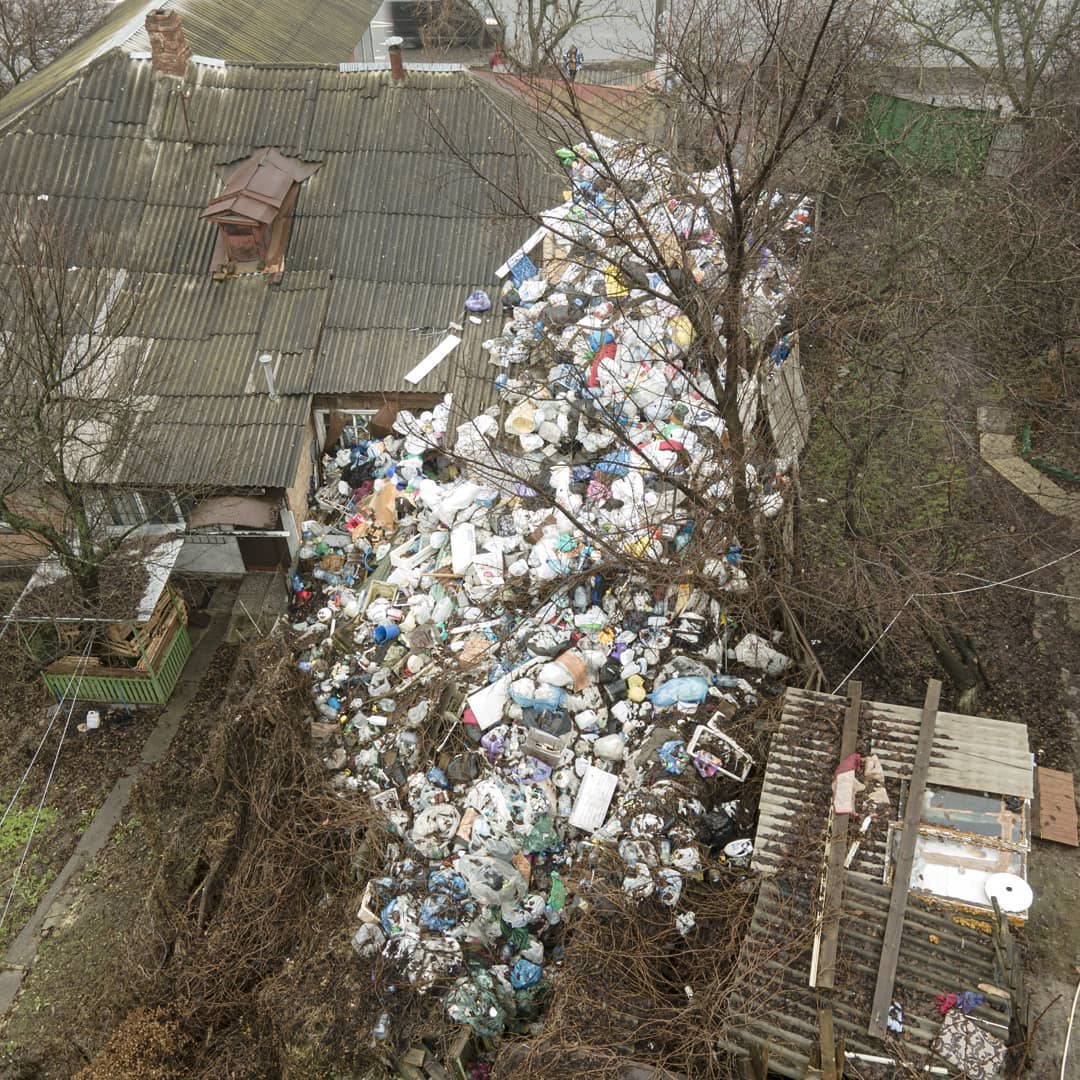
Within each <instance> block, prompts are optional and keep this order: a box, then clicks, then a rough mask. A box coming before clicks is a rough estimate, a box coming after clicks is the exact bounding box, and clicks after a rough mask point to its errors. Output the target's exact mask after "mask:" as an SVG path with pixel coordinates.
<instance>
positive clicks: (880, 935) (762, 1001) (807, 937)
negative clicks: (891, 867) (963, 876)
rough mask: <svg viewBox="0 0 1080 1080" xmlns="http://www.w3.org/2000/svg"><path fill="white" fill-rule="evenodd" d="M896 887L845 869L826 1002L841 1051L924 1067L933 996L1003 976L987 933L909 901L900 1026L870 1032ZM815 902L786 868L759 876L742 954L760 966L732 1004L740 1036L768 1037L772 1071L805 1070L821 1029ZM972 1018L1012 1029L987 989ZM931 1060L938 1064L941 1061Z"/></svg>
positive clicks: (933, 1030)
mask: <svg viewBox="0 0 1080 1080" xmlns="http://www.w3.org/2000/svg"><path fill="white" fill-rule="evenodd" d="M890 892H891V890H890V889H889V888H888V887H887V886H885V885H882V884H880V883H878V882H875V881H871V880H870V879H868V878H867V877H865V876H864V875H863V874H859V873H855V872H851V871H849V872H848V873H847V874H846V875H845V879H844V912H845V914H844V917H843V919H842V920H841V923H840V936H839V941H838V947H837V960H836V980H835V988H834V991H833V993H832V995H831V998H830V999H829V1004H830V1007H831V1009H832V1013H833V1020H834V1024H835V1028H836V1033H837V1036H838V1037H839V1036H840V1035H842V1036H843V1038H844V1049H845V1050H847V1051H850V1052H853V1053H860V1054H872V1055H878V1056H884V1057H886V1058H892V1059H894V1060H896V1059H900V1060H903V1061H907V1062H911V1063H912V1064H914V1066H915V1067H916V1068H917V1069H921V1067H922V1066H923V1065H925V1064H928V1063H929V1062H930V1059H931V1058H932V1057H933V1054H932V1046H933V1042H934V1039H935V1038H936V1036H937V1033H938V1031H939V1029H940V1027H941V1016H940V1015H939V1014H938V1011H937V1004H936V1002H935V1000H934V998H935V995H937V994H941V993H947V992H950V991H955V990H956V989H970V990H974V989H975V988H976V987H977V986H978V984H979V983H990V984H993V985H996V981H997V979H998V978H999V976H998V974H997V973H996V971H995V965H994V951H993V945H992V943H991V941H990V938H989V937H988V936H987V935H986V934H983V933H981V932H979V931H978V930H972V929H969V928H965V927H962V926H959V925H957V924H956V923H954V922H953V921H952V920H951V919H949V918H948V917H946V916H945V915H941V914H938V913H937V912H935V911H932V910H931V909H929V908H927V907H925V906H924V905H923V904H919V903H910V904H908V907H907V912H906V914H905V917H904V929H903V935H902V937H901V941H900V954H899V963H898V966H897V972H896V984H895V995H894V996H895V998H896V1000H898V1001H900V1002H901V1004H902V1005H903V1009H904V1034H903V1035H902V1036H901V1037H899V1038H894V1037H892V1036H890V1037H889V1038H888V1039H887V1040H878V1039H874V1038H871V1037H870V1036H869V1035H868V1034H867V1025H868V1023H869V1017H870V1008H871V1004H872V1001H873V997H874V985H875V982H876V979H877V971H878V964H879V962H880V959H881V949H882V944H883V942H884V938H885V924H886V922H887V920H888V912H889V897H890ZM814 901H815V897H814V894H813V893H812V892H810V891H809V890H808V888H807V887H806V886H805V885H801V884H798V883H796V884H792V882H791V881H790V880H789V879H788V878H787V877H786V876H785V875H779V876H777V877H772V878H768V879H766V880H765V881H763V882H762V885H761V888H760V892H759V894H758V900H757V904H756V907H755V910H754V916H753V920H752V922H751V930H750V933H749V934H748V935H747V937H746V939H745V941H744V942H743V944H742V957H743V960H742V961H741V962H740V966H744V965H745V967H746V968H747V969H748V970H750V971H753V972H754V983H755V986H754V988H753V990H752V991H749V992H747V991H743V992H742V993H740V994H738V995H737V996H733V997H734V1000H733V1001H732V1003H731V1004H732V1009H733V1014H734V1015H733V1018H732V1019H733V1022H734V1025H735V1027H736V1030H737V1031H738V1037H739V1041H740V1043H741V1044H742V1045H743V1046H746V1045H748V1044H757V1045H765V1044H767V1045H768V1048H769V1070H770V1074H775V1075H778V1076H788V1077H795V1078H797V1080H802V1077H804V1076H805V1075H806V1069H807V1065H808V1063H809V1058H810V1051H811V1047H812V1046H813V1044H814V1042H815V1041H816V1039H817V1036H818V1032H819V1020H818V1009H819V1008H821V1007H822V1004H823V1001H822V997H821V995H820V993H819V992H818V991H817V990H813V989H811V988H810V986H809V978H810V963H811V954H812V948H813V926H814V919H815V910H816V909H815V906H814ZM972 1019H973V1020H975V1021H977V1022H979V1023H980V1024H981V1025H985V1026H986V1027H987V1028H988V1029H989V1030H990V1031H991V1033H992V1034H994V1035H997V1036H998V1037H999V1038H1000V1037H1004V1036H1005V1035H1006V1031H1007V1028H1008V1023H1009V1016H1008V1012H1007V1011H1006V1007H1005V1003H1004V1002H1002V1001H999V1000H997V999H994V998H991V997H988V998H987V1000H986V1002H985V1003H984V1004H983V1005H981V1006H979V1007H978V1008H977V1009H975V1011H974V1012H973V1013H972ZM1003 1029H1004V1030H1003ZM933 1063H934V1064H938V1065H940V1064H941V1062H940V1061H938V1060H935V1061H934V1062H933ZM860 1075H861V1074H860ZM870 1075H882V1076H884V1075H892V1074H890V1073H886V1072H881V1073H871V1074H870ZM905 1075H906V1074H905Z"/></svg>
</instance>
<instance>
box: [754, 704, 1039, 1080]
mask: <svg viewBox="0 0 1080 1080" xmlns="http://www.w3.org/2000/svg"><path fill="white" fill-rule="evenodd" d="M846 708H847V699H846V698H843V697H837V696H835V695H831V694H817V693H813V692H810V691H806V690H798V689H795V688H790V687H789V688H788V690H787V692H786V694H785V698H784V709H783V713H782V715H781V718H780V721H779V723H778V726H777V729H776V731H775V732H774V733H773V735H772V738H771V741H770V746H769V758H768V765H767V767H766V771H765V780H764V784H763V788H762V793H761V801H760V805H759V817H758V828H757V834H756V836H755V841H754V855H753V863H752V866H753V868H754V869H755V870H757V871H759V872H761V873H762V874H763V875H764V878H763V881H762V884H761V888H760V891H759V894H758V900H757V905H756V907H755V911H754V918H753V922H752V927H751V932H750V934H749V935H748V937H747V939H746V941H745V942H744V943H743V947H742V950H743V951H742V956H743V960H742V961H741V964H742V965H745V967H746V968H747V969H748V970H752V971H754V972H755V979H754V982H755V988H754V989H753V990H750V991H746V990H744V991H742V992H741V996H740V999H739V1001H738V1003H737V1004H736V1006H735V1009H736V1012H737V1013H738V1014H739V1016H738V1021H739V1024H738V1026H739V1029H740V1035H739V1038H740V1041H741V1043H742V1045H744V1046H745V1045H746V1044H748V1043H755V1044H759V1045H763V1044H765V1043H767V1044H768V1047H769V1067H770V1070H771V1071H773V1072H775V1073H777V1074H778V1075H781V1076H790V1077H798V1078H801V1077H803V1076H804V1075H805V1074H806V1067H807V1063H808V1060H809V1055H810V1050H811V1047H812V1045H813V1043H814V1041H815V1039H816V1038H817V1035H818V1009H819V1008H820V1007H821V1006H822V1004H823V999H822V997H821V994H820V993H819V992H818V991H816V990H812V989H811V988H810V986H809V978H810V966H811V957H812V951H813V938H814V929H815V925H816V923H815V920H816V919H817V918H818V912H819V910H820V909H819V906H818V905H819V896H820V890H821V887H822V877H823V873H824V865H825V848H826V841H827V838H828V835H829V808H830V805H831V801H832V794H831V791H832V789H831V783H832V774H833V771H834V769H835V768H836V766H837V765H838V764H839V759H840V741H841V732H842V729H843V723H844V713H845V710H846ZM920 718H921V709H916V708H908V707H904V706H895V705H885V704H882V703H880V702H873V701H864V702H862V706H861V709H860V713H859V733H858V737H857V740H856V746H857V749H858V750H859V751H860V752H861V753H863V754H866V753H868V752H870V751H871V750H873V751H874V752H876V753H878V754H879V755H881V756H882V765H883V768H884V770H885V773H886V775H887V776H892V777H898V778H902V779H905V780H906V779H909V778H910V775H911V770H912V766H913V763H914V756H915V745H916V743H917V741H918V728H919V721H920ZM984 739H985V740H986V742H985V743H984V742H983V740H984ZM983 756H985V757H990V758H992V759H993V760H992V761H987V762H986V763H985V764H986V766H987V769H986V771H984V772H981V773H977V772H975V771H974V770H973V768H972V767H971V766H972V762H973V761H974V760H976V759H977V758H979V757H983ZM1022 758H1026V769H1027V772H1028V776H1029V781H1028V782H1029V783H1030V772H1031V761H1030V755H1028V754H1027V729H1026V728H1025V727H1024V725H1022V724H1006V723H1004V722H1002V721H995V720H986V719H983V718H980V717H972V716H959V715H956V714H952V713H939V714H938V725H937V729H936V734H935V738H934V744H933V751H932V762H933V764H932V766H931V770H930V776H931V778H932V780H931V782H932V783H938V784H941V785H943V786H948V787H961V788H963V787H970V788H973V789H974V790H977V791H989V790H998V789H996V788H995V787H994V784H995V780H994V777H995V776H996V775H999V771H1000V770H1005V772H1004V773H1003V774H1001V775H1005V776H1007V780H1006V781H1004V782H1006V783H1008V784H1010V785H1011V786H1010V787H1009V788H1008V790H1009V792H1010V793H1015V794H1022V791H1021V790H1020V788H1021V787H1022V784H1021V783H1019V780H1018V772H1017V770H1018V769H1019V767H1020V762H1021V759H1022ZM988 784H989V785H990V786H987V785H988ZM1013 788H1016V790H1015V791H1013ZM1000 790H1003V791H1004V790H1005V789H1004V788H1001V789H1000ZM896 813H898V808H897V807H896V806H895V805H894V806H893V815H892V816H895V815H896ZM889 816H890V815H888V814H884V815H881V818H882V820H880V821H878V820H877V819H875V820H874V823H873V824H872V825H871V827H870V829H869V830H868V832H866V833H861V832H860V833H858V836H857V838H858V840H859V843H860V847H859V851H858V853H857V855H856V857H855V859H854V861H853V863H852V866H851V868H850V869H849V870H847V871H846V872H845V875H844V895H843V916H842V918H841V922H840V933H839V941H838V951H837V963H836V968H835V973H836V974H835V987H834V990H833V992H832V993H831V995H830V996H829V1004H830V1006H831V1008H832V1011H833V1016H834V1020H835V1023H836V1028H837V1031H838V1033H842V1034H843V1035H844V1038H845V1041H846V1042H845V1048H846V1049H847V1050H849V1051H853V1052H856V1053H864V1054H876V1055H882V1056H885V1057H889V1058H896V1057H898V1056H899V1057H902V1058H903V1059H904V1060H907V1061H911V1062H913V1063H914V1064H915V1065H916V1067H921V1066H922V1065H923V1064H926V1063H927V1060H928V1058H929V1055H930V1052H931V1045H932V1043H933V1040H934V1038H935V1036H936V1034H937V1031H938V1029H939V1027H940V1021H941V1017H940V1016H939V1015H938V1013H937V1009H936V1004H935V1001H934V996H935V995H936V994H940V993H944V992H950V991H955V990H957V989H969V990H973V989H975V988H976V987H977V985H978V984H979V983H980V982H989V983H996V979H997V976H996V973H995V970H994V954H993V947H992V945H991V942H990V939H989V938H988V937H987V936H986V935H985V934H984V933H981V932H980V931H977V930H972V929H968V928H964V927H963V926H961V925H959V924H957V923H956V922H954V921H953V919H952V918H950V917H949V915H948V914H947V913H945V912H943V911H942V912H939V911H935V910H933V909H932V908H930V907H928V906H927V905H926V904H924V903H922V902H917V901H912V902H910V903H909V904H908V906H907V911H906V915H905V918H904V931H903V937H902V940H901V943H900V954H899V964H898V967H897V974H896V983H895V997H896V999H897V1000H899V1001H900V1002H901V1003H902V1004H903V1008H904V1029H905V1030H904V1035H903V1036H902V1038H901V1039H900V1040H899V1041H898V1042H895V1043H894V1042H893V1041H892V1039H891V1037H890V1040H889V1041H887V1042H882V1041H878V1040H875V1039H871V1038H870V1037H869V1036H868V1035H867V1025H868V1023H869V1016H870V1008H871V1003H872V1000H873V996H874V986H875V982H876V978H877V971H878V965H879V963H880V959H881V949H882V943H883V940H884V934H885V924H886V921H887V918H888V909H889V900H890V896H891V886H888V885H885V884H883V883H882V877H883V871H884V869H885V865H886V844H887V836H888V830H887V825H888V822H887V820H886V819H887V818H888V817H889ZM849 839H850V840H854V839H856V834H855V831H854V829H852V831H850V832H849ZM935 939H936V940H935ZM758 973H760V974H758ZM973 1017H974V1019H976V1020H978V1021H981V1022H983V1023H985V1024H987V1025H990V1026H989V1030H991V1031H992V1033H994V1034H996V1035H998V1036H1002V1035H1003V1034H1004V1032H1003V1031H1002V1030H1001V1028H1000V1027H994V1026H993V1025H1006V1026H1007V1025H1008V1015H1007V1013H1006V1012H1005V1011H1004V1008H1003V1006H1002V1005H1001V1003H1000V1002H995V1001H993V1000H992V999H991V1000H989V1001H988V1002H987V1004H986V1005H984V1006H983V1007H981V1008H979V1009H977V1010H976V1011H975V1013H974V1014H973Z"/></svg>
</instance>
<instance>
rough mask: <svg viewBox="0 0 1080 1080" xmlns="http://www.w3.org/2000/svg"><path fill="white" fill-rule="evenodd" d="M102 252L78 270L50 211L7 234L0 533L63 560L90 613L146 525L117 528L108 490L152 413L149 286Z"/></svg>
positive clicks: (85, 246)
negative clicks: (148, 396)
mask: <svg viewBox="0 0 1080 1080" xmlns="http://www.w3.org/2000/svg"><path fill="white" fill-rule="evenodd" d="M100 247H101V242H100V241H96V240H94V239H92V238H85V239H83V240H82V241H81V243H80V249H79V258H80V261H81V262H83V263H88V264H89V265H90V266H91V267H94V268H93V269H90V268H86V269H78V268H76V267H74V266H73V265H72V264H73V262H74V256H73V252H74V247H73V245H72V244H71V243H70V242H69V237H68V234H67V233H66V231H65V230H64V228H63V227H62V226H61V225H60V224H59V223H58V222H57V221H56V219H55V217H54V216H53V215H51V214H50V212H49V210H48V208H47V206H46V205H45V204H43V203H38V204H34V205H33V206H32V207H31V209H30V211H29V212H28V213H26V214H24V215H20V216H18V217H16V218H15V219H14V220H13V221H12V222H9V223H7V224H6V225H5V226H4V228H3V231H2V233H0V264H2V265H3V274H2V275H0V461H2V464H0V525H3V526H5V527H6V528H8V529H11V530H14V531H15V532H17V533H20V534H23V535H24V536H29V537H31V538H33V539H34V540H35V541H37V542H38V544H39V545H41V546H43V547H44V548H45V549H46V550H47V551H49V552H51V553H52V554H53V555H54V556H55V557H56V559H57V560H58V561H59V564H60V566H61V568H62V569H63V570H64V571H66V572H67V574H68V575H70V578H71V580H72V582H73V583H74V587H75V588H74V591H75V593H76V596H75V599H76V600H81V601H82V602H83V603H84V604H86V605H87V606H88V607H89V608H93V607H95V606H96V604H97V602H98V601H99V599H100V597H99V587H100V586H101V581H100V574H101V569H102V567H103V565H104V564H105V563H106V562H107V561H108V560H109V559H110V558H111V557H112V556H113V555H114V554H115V553H117V552H118V551H120V549H121V548H122V547H123V545H124V543H125V540H126V539H127V538H128V537H129V536H130V534H131V533H132V532H133V531H134V530H135V529H137V528H138V527H139V526H140V525H141V524H142V521H141V520H139V519H138V518H136V519H133V520H130V521H128V522H126V523H119V522H117V520H116V519H115V518H114V516H113V514H112V512H111V510H110V507H109V498H108V497H107V492H108V488H109V487H110V486H111V485H113V484H115V483H116V482H117V481H118V479H119V478H120V476H121V474H122V469H123V465H124V461H125V458H126V457H127V455H128V454H129V453H132V452H133V446H134V445H135V443H136V441H137V433H138V430H139V426H140V421H141V419H142V414H143V412H144V411H145V408H146V401H145V399H144V398H143V396H142V388H141V382H142V379H141V376H140V368H141V364H140V361H141V360H142V359H143V354H144V353H145V351H146V342H145V341H140V340H138V339H135V338H131V337H128V336H127V331H128V328H129V326H130V324H131V321H132V318H133V316H134V313H135V310H136V304H137V299H138V289H137V286H136V283H134V282H133V281H132V280H131V279H129V277H128V275H127V273H126V272H125V271H124V270H104V269H99V268H97V267H100V266H101V265H103V264H104V265H105V266H107V265H108V260H107V259H105V258H97V257H96V255H97V254H98V253H99V250H100ZM161 497H165V496H164V493H162V495H161Z"/></svg>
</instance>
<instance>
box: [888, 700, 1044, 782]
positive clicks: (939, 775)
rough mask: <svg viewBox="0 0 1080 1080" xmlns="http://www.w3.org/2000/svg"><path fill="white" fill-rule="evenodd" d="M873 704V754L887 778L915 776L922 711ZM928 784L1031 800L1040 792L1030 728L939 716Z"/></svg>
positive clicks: (985, 719)
mask: <svg viewBox="0 0 1080 1080" xmlns="http://www.w3.org/2000/svg"><path fill="white" fill-rule="evenodd" d="M868 704H869V706H870V715H871V719H872V723H873V735H872V740H871V742H872V746H873V751H874V753H875V754H877V755H878V757H879V758H881V765H882V768H883V769H884V770H885V774H886V775H887V776H888V775H892V776H903V777H906V776H909V775H910V774H911V768H912V765H913V763H914V761H915V749H916V747H917V746H918V743H919V721H920V717H921V715H922V714H921V711H920V710H919V709H912V708H908V707H907V706H904V705H884V704H880V703H878V702H870V703H868ZM927 782H928V783H929V784H931V785H934V784H940V785H941V786H942V787H951V788H961V789H964V790H968V791H988V792H991V793H993V794H995V795H1019V796H1020V797H1022V798H1025V799H1030V798H1031V797H1032V796H1033V795H1034V793H1035V790H1034V773H1033V769H1032V762H1031V750H1030V748H1029V746H1028V733H1027V727H1026V725H1024V724H1013V723H1009V722H1008V721H1006V720H991V719H990V718H989V717H985V716H964V715H962V714H959V713H947V712H939V713H938V714H937V723H936V725H935V728H934V745H933V749H932V751H931V753H930V771H929V772H928V773H927Z"/></svg>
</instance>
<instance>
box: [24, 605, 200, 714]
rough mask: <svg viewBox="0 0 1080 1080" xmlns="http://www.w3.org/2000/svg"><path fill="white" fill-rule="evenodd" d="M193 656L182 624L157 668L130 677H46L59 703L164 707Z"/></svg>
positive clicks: (135, 673)
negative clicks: (91, 702) (75, 702)
mask: <svg viewBox="0 0 1080 1080" xmlns="http://www.w3.org/2000/svg"><path fill="white" fill-rule="evenodd" d="M190 655H191V638H190V637H189V636H188V631H187V627H186V626H184V625H183V623H181V624H180V625H179V626H178V627H177V630H176V634H175V635H174V636H173V639H172V641H171V642H170V643H169V647H168V648H167V649H166V650H165V653H164V655H163V656H162V658H161V660H160V661H159V662H158V665H157V669H156V670H154V669H151V670H148V671H139V672H136V671H133V672H132V673H131V674H130V675H66V674H65V675H49V674H46V675H45V677H44V678H45V685H46V686H47V687H48V688H49V691H50V693H51V694H52V695H53V696H54V697H55V698H56V700H57V701H62V700H64V698H65V697H68V698H75V699H76V700H78V701H101V702H108V703H112V704H117V705H164V704H165V702H167V701H168V700H169V695H170V694H172V692H173V688H174V687H175V686H176V683H177V680H178V679H179V678H180V672H181V671H183V670H184V664H186V663H187V658H188V657H189V656H190Z"/></svg>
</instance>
